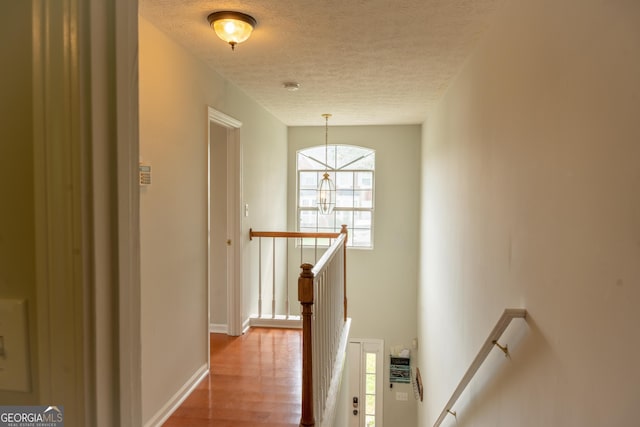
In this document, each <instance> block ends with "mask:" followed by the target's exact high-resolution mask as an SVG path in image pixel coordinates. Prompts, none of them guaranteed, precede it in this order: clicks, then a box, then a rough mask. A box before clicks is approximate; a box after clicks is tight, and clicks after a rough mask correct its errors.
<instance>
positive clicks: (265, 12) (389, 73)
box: [139, 0, 503, 126]
mask: <svg viewBox="0 0 640 427" xmlns="http://www.w3.org/2000/svg"><path fill="white" fill-rule="evenodd" d="M502 3H503V0H402V1H391V0H272V1H265V0H243V1H233V0H228V1H227V0H222V1H211V0H209V1H205V0H140V2H139V4H140V14H141V15H142V16H143V17H145V18H146V19H147V20H149V21H150V22H151V23H153V24H154V25H155V26H156V27H158V28H159V29H160V30H161V31H163V32H164V33H166V34H167V35H168V36H169V37H171V38H172V39H174V40H175V41H177V42H178V43H180V44H181V45H182V46H184V47H185V48H186V49H187V50H189V51H191V52H192V53H193V54H195V56H197V57H199V58H200V59H201V60H202V61H204V62H205V63H207V64H208V65H209V66H210V67H211V68H213V69H214V70H216V71H217V72H218V73H219V74H220V75H222V76H223V77H225V78H226V79H227V80H229V81H231V82H232V83H234V84H235V85H237V86H238V87H239V88H240V89H241V90H243V91H244V92H245V93H246V94H247V95H248V96H250V97H251V98H252V99H254V100H255V101H256V102H258V103H259V104H260V105H262V106H263V107H264V108H265V109H266V110H268V111H269V112H271V113H272V114H273V115H274V116H276V117H277V118H278V119H280V120H281V121H282V122H284V123H285V124H287V125H289V126H306V125H323V124H324V119H323V118H322V117H321V114H322V113H332V114H333V117H332V118H331V119H330V121H329V124H330V125H359V124H367V125H370V124H380V125H382V124H417V123H422V122H423V121H424V120H425V118H426V117H427V114H428V112H429V109H430V107H431V106H432V105H433V104H434V102H435V101H437V100H438V99H439V98H440V97H441V96H442V94H443V92H444V91H445V90H446V88H447V85H448V83H449V82H450V81H451V79H452V78H453V77H455V76H456V74H457V73H458V72H459V70H460V68H461V67H462V65H463V63H464V61H465V60H466V58H467V57H468V56H469V55H470V54H471V52H472V51H473V48H474V46H475V43H476V41H477V40H478V38H479V36H480V35H481V33H482V32H483V31H484V30H485V29H486V28H487V26H488V25H489V24H490V21H491V17H492V15H493V13H494V12H495V10H496V9H497V8H498V7H499V6H500V5H501V4H502ZM219 10H235V11H240V12H244V13H247V14H249V15H251V16H253V17H254V18H256V20H257V21H258V24H257V26H256V29H255V31H254V33H253V34H252V36H251V38H250V39H249V40H248V41H246V42H245V43H242V44H240V45H238V46H237V47H236V50H235V52H232V51H231V49H230V47H229V46H228V45H227V44H225V43H224V42H223V41H222V40H220V39H218V37H217V36H216V35H215V33H214V32H213V30H211V28H210V27H209V24H208V22H207V15H209V14H210V13H211V12H214V11H219ZM287 81H294V82H298V83H300V85H301V87H300V90H298V91H296V92H290V91H287V90H286V89H284V88H283V86H282V85H283V83H284V82H287Z"/></svg>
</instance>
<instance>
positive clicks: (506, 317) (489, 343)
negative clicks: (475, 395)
mask: <svg viewBox="0 0 640 427" xmlns="http://www.w3.org/2000/svg"><path fill="white" fill-rule="evenodd" d="M525 317H527V310H525V309H524V308H507V309H505V310H504V312H503V313H502V316H500V319H499V320H498V323H496V326H495V327H494V328H493V330H492V331H491V333H490V334H489V337H487V339H486V340H485V342H484V344H483V345H482V347H481V348H480V351H479V352H478V355H477V356H476V358H475V359H473V362H471V366H469V369H467V372H466V373H465V374H464V376H463V377H462V380H460V383H459V384H458V387H456V389H455V391H454V392H453V394H452V395H451V398H450V399H449V401H448V402H447V404H446V405H445V406H444V409H443V410H442V412H440V416H439V417H438V419H437V420H436V422H435V424H434V425H433V427H438V426H439V425H440V424H441V423H442V421H444V419H445V417H446V416H447V415H448V414H452V415H454V416H455V414H456V413H455V412H454V411H453V405H455V403H456V401H457V400H458V398H459V397H460V395H461V394H462V392H463V391H464V389H465V388H466V387H467V385H469V382H471V379H472V378H473V376H474V375H475V374H476V372H477V371H478V369H479V368H480V366H481V365H482V362H484V360H485V359H486V358H487V356H488V355H489V353H490V352H491V350H492V349H493V347H496V346H497V347H499V348H500V350H502V351H503V352H504V353H505V354H506V355H508V354H509V353H508V349H507V347H506V346H505V347H502V346H501V345H500V344H498V340H499V339H500V337H501V336H502V333H503V332H504V331H505V330H506V329H507V327H508V326H509V324H510V323H511V321H512V320H513V319H515V318H523V319H524V318H525Z"/></svg>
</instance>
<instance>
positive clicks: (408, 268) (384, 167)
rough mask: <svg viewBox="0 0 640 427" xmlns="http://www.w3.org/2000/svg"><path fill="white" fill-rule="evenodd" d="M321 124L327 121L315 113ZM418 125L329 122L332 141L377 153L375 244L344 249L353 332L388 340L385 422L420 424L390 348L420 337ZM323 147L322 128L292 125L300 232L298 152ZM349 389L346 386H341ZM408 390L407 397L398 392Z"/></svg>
mask: <svg viewBox="0 0 640 427" xmlns="http://www.w3.org/2000/svg"><path fill="white" fill-rule="evenodd" d="M318 119H319V120H318V121H320V122H321V121H322V118H321V117H318ZM420 129H421V127H420V126H418V125H413V126H347V127H341V126H336V127H332V126H330V127H329V143H330V144H351V145H360V146H364V147H369V148H373V149H374V150H376V172H375V174H376V175H375V213H374V215H375V217H374V222H375V224H374V249H373V250H363V249H352V250H350V251H348V254H347V263H348V266H347V297H348V301H349V308H348V311H349V317H351V318H352V319H353V323H352V327H351V336H352V337H355V338H381V339H383V340H384V342H385V353H386V354H385V365H384V373H383V375H384V378H385V381H384V390H383V392H384V400H385V404H384V420H385V425H387V426H412V425H415V423H416V403H415V400H413V399H412V396H413V392H412V390H411V387H410V386H408V385H395V386H394V388H393V389H389V382H388V380H389V375H388V368H389V360H388V354H389V347H390V346H394V345H405V346H410V345H411V340H412V339H413V338H415V336H416V305H415V298H416V292H417V282H418V269H417V263H418V237H419V232H418V218H419V214H418V210H419V194H420V193H419V182H420V179H419V177H420V174H419V170H420ZM322 144H324V127H323V126H321V127H290V128H289V170H290V171H292V173H291V174H290V177H289V187H288V191H289V213H290V215H289V229H291V230H295V229H296V216H295V212H296V207H295V203H296V182H295V179H296V177H295V174H294V173H293V171H295V170H296V152H297V151H298V150H300V149H302V148H306V147H310V146H314V145H322ZM343 386H344V384H343ZM396 391H404V392H408V393H409V398H410V399H409V400H408V401H406V402H402V401H396V400H395V392H396Z"/></svg>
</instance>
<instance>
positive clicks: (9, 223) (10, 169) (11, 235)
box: [0, 2, 38, 405]
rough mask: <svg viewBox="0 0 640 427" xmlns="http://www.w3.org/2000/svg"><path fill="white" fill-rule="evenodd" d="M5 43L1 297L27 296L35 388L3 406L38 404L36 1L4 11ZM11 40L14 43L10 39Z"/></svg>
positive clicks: (3, 394) (2, 394)
mask: <svg viewBox="0 0 640 427" xmlns="http://www.w3.org/2000/svg"><path fill="white" fill-rule="evenodd" d="M1 22H2V25H0V36H1V38H2V40H4V42H3V43H1V45H0V58H2V64H3V67H2V79H0V87H1V89H0V93H1V94H2V95H1V96H0V100H1V102H0V109H1V110H0V129H2V142H1V143H0V200H1V202H0V206H2V207H1V208H0V224H2V225H1V228H0V298H16V299H26V300H27V309H28V313H29V315H28V316H29V317H28V323H29V325H28V328H29V341H28V342H29V347H30V354H31V363H30V369H31V375H32V379H31V384H32V389H31V392H27V393H25V392H9V391H2V390H0V402H1V403H0V404H4V405H33V404H37V403H38V384H37V383H38V376H37V354H38V348H37V329H36V284H35V281H36V277H35V230H34V224H35V222H34V221H35V219H34V188H33V185H34V182H33V175H34V168H33V131H32V127H33V123H32V120H33V110H32V89H31V86H32V81H31V79H32V67H31V3H30V2H8V3H7V4H6V5H5V7H3V9H2V19H1ZM9 40H10V42H9Z"/></svg>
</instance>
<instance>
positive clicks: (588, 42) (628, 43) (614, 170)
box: [418, 0, 640, 427]
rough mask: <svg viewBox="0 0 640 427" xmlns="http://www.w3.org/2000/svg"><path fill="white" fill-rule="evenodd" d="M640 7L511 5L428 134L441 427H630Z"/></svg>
mask: <svg viewBox="0 0 640 427" xmlns="http://www.w3.org/2000/svg"><path fill="white" fill-rule="evenodd" d="M639 23H640V3H638V2H634V1H607V2H605V1H592V0H588V1H577V0H568V1H561V2H558V1H551V0H541V1H525V0H513V1H510V2H507V3H506V4H505V8H504V10H503V11H501V12H500V14H499V16H498V17H497V20H496V22H495V24H494V26H493V27H492V29H491V30H490V31H489V32H488V34H487V35H486V36H485V37H484V38H483V41H482V43H481V45H480V46H479V48H478V50H477V51H476V53H475V54H474V56H473V57H472V58H470V60H469V61H468V62H467V64H466V66H465V67H464V69H463V71H462V72H461V74H460V75H459V76H458V77H457V79H456V80H455V81H454V82H453V84H452V85H451V86H450V88H449V89H448V92H447V93H446V95H445V96H444V98H443V99H442V100H441V102H440V103H439V105H438V106H437V108H436V109H435V110H434V111H433V113H432V114H431V115H430V116H429V118H428V120H427V122H426V123H425V124H424V126H423V136H422V138H423V143H422V147H423V150H422V187H423V188H422V206H421V259H420V265H421V274H420V287H419V300H418V328H419V336H420V342H421V352H420V367H421V371H422V378H423V379H424V382H425V401H424V402H423V403H422V404H420V405H419V411H418V413H419V422H418V425H420V426H422V427H425V426H432V425H433V423H434V421H435V419H436V418H437V416H438V415H439V412H440V411H441V410H442V409H443V407H444V404H445V402H446V401H447V400H448V399H449V397H450V396H451V393H452V392H453V390H454V388H455V387H456V385H457V383H458V382H459V380H460V378H461V377H462V375H463V373H464V372H465V370H466V369H467V368H468V366H469V364H470V362H471V360H472V359H473V357H474V356H475V354H476V353H477V351H478V349H479V348H480V346H481V344H482V342H483V341H484V339H485V338H486V337H487V335H488V333H489V332H490V330H491V328H492V327H493V325H494V323H495V322H496V320H497V319H498V317H499V315H500V314H501V312H502V310H503V309H504V308H506V307H524V308H526V309H527V310H528V312H529V318H528V320H527V322H526V323H523V322H515V323H514V324H512V326H511V327H510V329H509V333H508V334H507V337H506V338H505V342H503V344H509V348H510V349H511V360H506V359H504V357H502V355H501V353H500V352H499V351H497V350H494V352H493V353H492V354H491V355H490V356H489V358H488V360H487V364H486V365H485V366H483V368H481V371H480V374H479V376H478V377H477V378H476V379H475V380H474V381H473V382H472V383H471V385H470V387H469V388H468V389H467V391H466V392H465V393H464V394H463V395H462V398H461V400H460V401H459V403H458V405H456V407H455V408H454V409H455V410H456V411H457V414H458V416H457V423H456V421H455V420H454V419H453V417H448V418H447V419H446V420H445V422H444V423H443V425H444V426H453V425H456V426H458V427H464V426H488V425H491V426H495V427H507V426H508V427H512V426H520V427H526V426H531V427H534V426H536V427H537V426H580V427H589V426H594V427H595V426H631V425H637V424H638V415H637V408H638V406H640V369H639V368H638V361H639V360H640V334H639V333H638V330H637V329H638V325H640V310H639V309H638V307H640V190H639V189H640V120H639V118H640V78H639V77H640V25H639Z"/></svg>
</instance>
